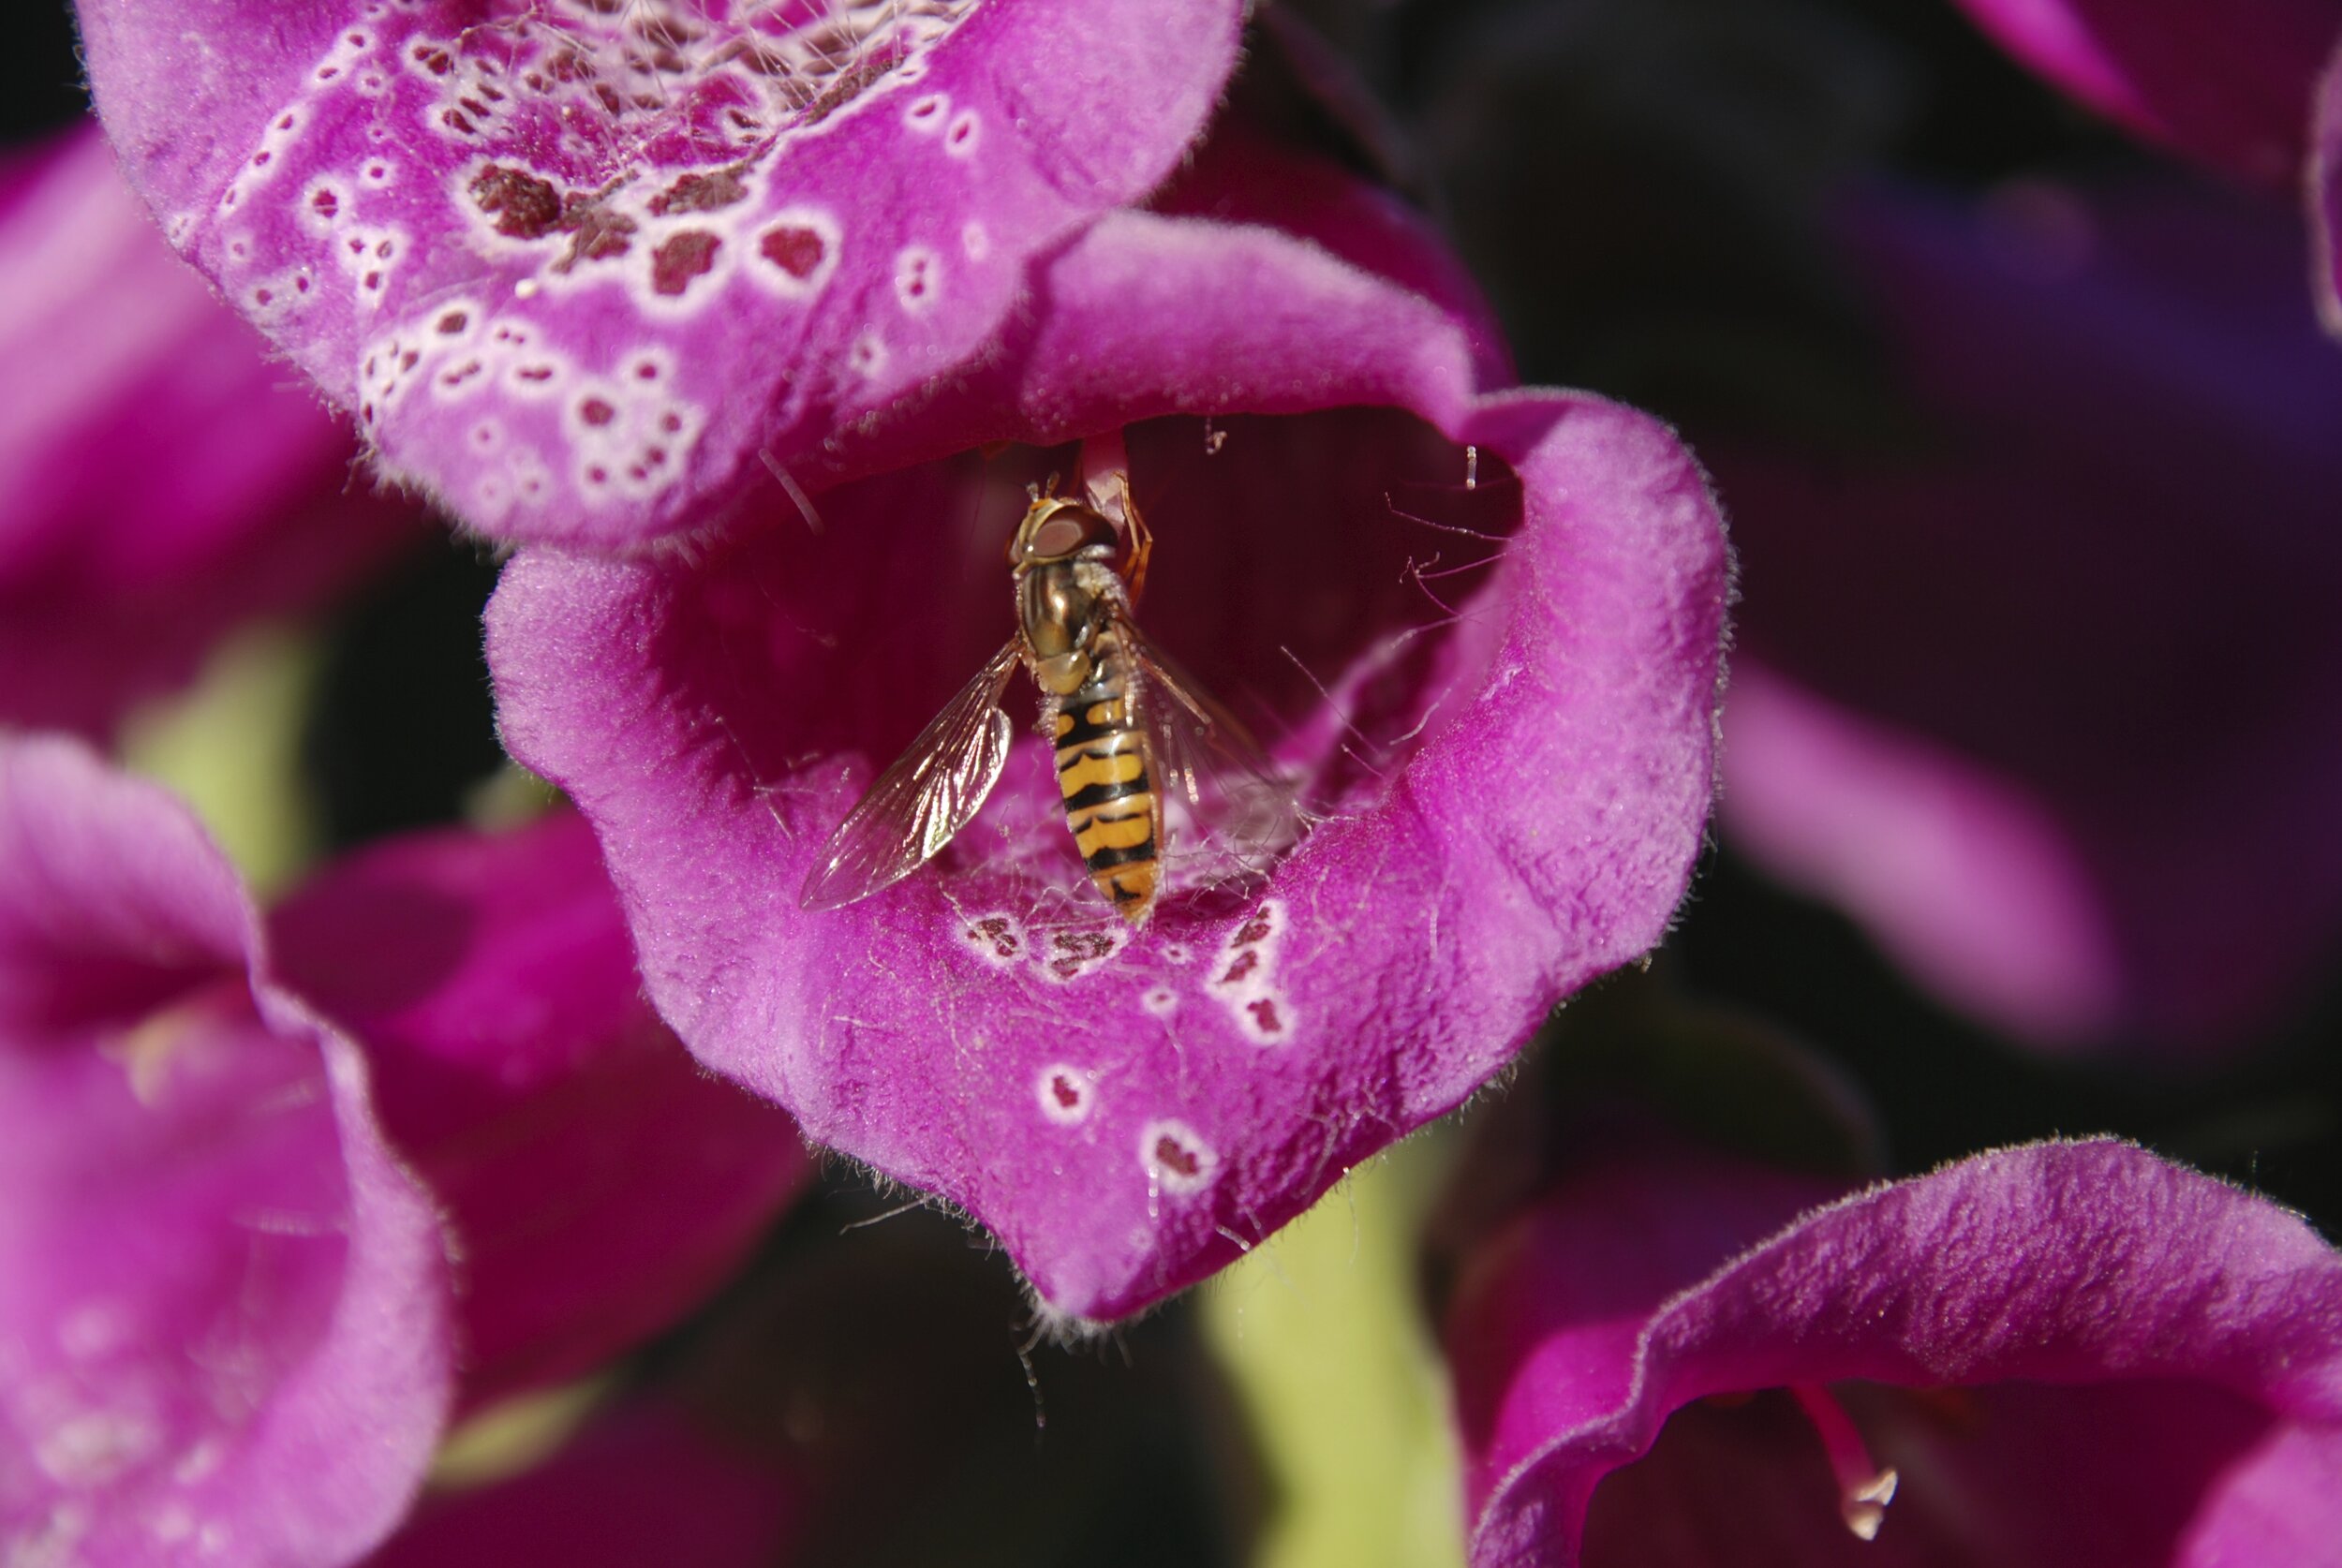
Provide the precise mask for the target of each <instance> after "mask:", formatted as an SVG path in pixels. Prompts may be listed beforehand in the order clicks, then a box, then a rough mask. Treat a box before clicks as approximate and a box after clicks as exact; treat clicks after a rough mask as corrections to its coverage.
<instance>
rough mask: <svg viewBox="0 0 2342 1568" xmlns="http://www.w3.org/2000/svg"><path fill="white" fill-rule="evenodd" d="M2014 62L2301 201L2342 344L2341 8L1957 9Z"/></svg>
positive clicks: (2300, 0) (2011, 2) (2105, 2)
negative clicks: (2341, 254)
mask: <svg viewBox="0 0 2342 1568" xmlns="http://www.w3.org/2000/svg"><path fill="white" fill-rule="evenodd" d="M1961 3H1962V4H1963V5H1964V6H1965V7H1967V9H1968V11H1969V13H1970V14H1971V15H1972V16H1974V17H1975V19H1976V21H1977V22H1978V24H1979V26H1981V27H1982V28H1983V29H1984V30H1985V31H1986V32H1988V33H1990V34H1992V35H1993V37H1995V38H1997V39H1999V40H2000V42H2001V44H2002V45H2003V46H2004V47H2006V48H2007V49H2008V52H2010V53H2011V54H2014V55H2015V56H2016V57H2017V58H2018V59H2020V60H2022V61H2023V62H2024V63H2025V64H2026V65H2028V66H2030V67H2033V68H2034V69H2035V70H2037V71H2038V72H2040V73H2041V75H2043V76H2045V77H2047V78H2048V79H2049V80H2050V81H2053V82H2055V83H2056V84H2057V85H2058V86H2060V87H2062V88H2064V89H2065V90H2066V91H2067V92H2068V93H2071V94H2072V95H2073V96H2075V97H2077V98H2080V99H2081V100H2082V101H2083V103H2086V104H2088V105H2089V106H2090V107H2091V108H2093V109H2095V110H2097V111H2099V112H2100V113H2102V114H2104V115H2106V116H2108V117H2109V118H2110V119H2112V120H2115V121H2117V122H2119V123H2120V124H2122V125H2124V126H2128V127H2129V128H2130V129H2132V130H2134V131H2137V132H2138V133H2140V134H2141V135H2142V136H2146V137H2149V138H2151V139H2153V140H2155V141H2160V142H2163V143H2164V144H2166V145H2168V146H2172V147H2175V148H2177V149H2179V150H2180V151H2182V152H2184V153H2186V154H2188V155H2191V156H2193V157H2197V158H2200V159H2201V160H2203V161H2204V162H2206V163H2209V164H2212V165H2213V166H2215V167H2216V168H2220V169H2225V170H2229V171H2230V172H2231V173H2232V174H2235V175H2237V176H2239V177H2241V178H2243V179H2245V180H2247V181H2250V182H2252V183H2253V184H2255V185H2262V186H2267V187H2270V188H2274V189H2276V190H2280V191H2284V192H2287V193H2291V192H2294V191H2300V192H2302V193H2303V194H2304V195H2305V197H2306V199H2307V205H2308V213H2307V215H2308V219H2309V229H2310V236H2311V241H2312V245H2313V250H2314V254H2315V257H2316V264H2315V268H2314V275H2313V283H2314V285H2315V288H2316V292H2317V298H2318V303H2319V310H2320V314H2321V315H2322V316H2323V317H2324V318H2325V321H2326V325H2327V327H2328V328H2329V329H2330V330H2332V331H2334V332H2335V333H2342V292H2337V288H2342V274H2338V273H2337V272H2336V267H2337V264H2338V263H2337V256H2336V248H2337V247H2336V240H2337V237H2342V168H2337V158H2336V151H2335V150H2336V146H2337V143H2342V0H2238V3H2234V4H2230V5H2222V6H2205V5H2198V4H2191V3H2190V0H1961Z"/></svg>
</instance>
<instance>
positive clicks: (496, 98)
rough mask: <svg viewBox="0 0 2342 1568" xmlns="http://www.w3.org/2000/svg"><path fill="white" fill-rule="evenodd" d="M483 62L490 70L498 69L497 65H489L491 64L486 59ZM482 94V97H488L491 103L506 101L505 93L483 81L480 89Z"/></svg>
mask: <svg viewBox="0 0 2342 1568" xmlns="http://www.w3.org/2000/svg"><path fill="white" fill-rule="evenodd" d="M481 63H482V66H485V67H487V68H488V69H489V70H494V69H496V67H494V66H489V65H488V64H487V62H485V61H482V62H481ZM480 96H482V97H483V98H486V99H487V100H488V101H489V102H490V103H502V102H503V101H504V95H503V94H502V93H500V92H498V91H497V89H496V88H494V87H490V86H488V85H486V84H485V83H482V86H481V89H480Z"/></svg>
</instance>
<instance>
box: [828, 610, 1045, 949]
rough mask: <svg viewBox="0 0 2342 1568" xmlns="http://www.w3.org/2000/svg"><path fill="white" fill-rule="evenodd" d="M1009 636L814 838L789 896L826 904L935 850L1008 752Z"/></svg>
mask: <svg viewBox="0 0 2342 1568" xmlns="http://www.w3.org/2000/svg"><path fill="white" fill-rule="evenodd" d="M1016 658H1017V644H1016V643H1014V642H1011V643H1009V644H1008V645H1007V646H1005V647H1003V648H1002V649H1001V651H1000V652H999V653H997V654H994V655H993V656H992V658H991V660H990V662H988V663H986V665H985V667H984V668H983V669H982V670H979V671H977V672H976V677H975V679H973V680H971V681H970V682H969V683H968V684H967V685H966V686H965V687H962V688H960V691H959V695H957V696H956V697H954V698H953V699H952V700H951V701H950V702H949V703H945V704H944V707H943V711H942V712H941V713H939V714H937V715H936V716H935V720H934V722H933V723H931V724H929V725H928V726H927V727H926V729H925V730H922V731H921V732H919V738H918V739H917V740H914V741H912V743H911V747H910V748H909V749H908V750H906V751H905V752H904V753H903V754H902V755H901V756H900V757H897V758H896V759H895V762H894V764H893V765H892V766H890V767H889V768H888V769H887V770H886V771H885V772H884V773H882V774H881V775H879V777H878V779H877V781H876V782H874V783H873V784H871V786H870V788H869V789H868V790H867V791H865V792H864V794H863V796H862V799H861V800H859V801H857V802H856V803H855V804H854V808H853V809H852V811H849V812H847V813H846V820H845V821H842V822H840V823H838V824H837V832H836V833H833V834H831V835H830V836H829V842H828V843H826V844H824V845H823V846H822V853H821V858H820V859H819V860H817V861H815V862H814V865H813V870H812V872H811V873H810V874H809V875H808V876H807V878H806V879H805V891H804V892H802V893H800V894H799V895H797V902H798V903H799V904H800V905H801V906H803V907H804V908H806V909H808V910H834V909H836V908H837V907H838V906H839V905H841V904H851V903H852V902H853V901H854V900H855V899H857V898H867V897H868V896H869V895H871V894H873V893H876V892H878V891H879V890H880V889H881V888H882V887H887V886H890V885H892V884H893V883H896V882H898V881H900V880H903V879H904V878H905V877H908V876H910V875H911V874H912V872H913V871H916V870H917V869H919V867H920V866H922V865H926V863H927V862H928V861H930V860H932V859H934V858H935V856H936V854H937V853H938V852H939V851H941V849H942V848H943V846H944V845H946V844H948V843H950V842H951V841H952V839H953V837H954V836H956V835H957V834H958V832H959V830H960V829H961V828H964V827H966V826H967V825H968V822H969V820H970V819H971V818H972V817H974V816H975V814H976V811H977V808H978V807H980V806H983V805H984V802H985V797H986V796H987V795H989V794H991V792H992V786H993V785H994V784H996V783H998V782H999V781H1000V777H1001V768H1002V767H1003V766H1005V765H1006V764H1007V762H1008V746H1009V737H1010V734H1011V732H1012V730H1013V726H1012V725H1011V724H1010V723H1009V720H1008V715H1007V714H1005V713H1003V712H1001V691H1002V690H1004V689H1005V688H1007V686H1008V677H1009V676H1010V674H1011V673H1014V672H1015V669H1016Z"/></svg>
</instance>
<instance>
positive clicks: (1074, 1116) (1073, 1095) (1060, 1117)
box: [1035, 1062, 1098, 1127]
mask: <svg viewBox="0 0 2342 1568" xmlns="http://www.w3.org/2000/svg"><path fill="white" fill-rule="evenodd" d="M1035 1088H1036V1090H1037V1092H1038V1094H1039V1096H1040V1100H1041V1114H1042V1115H1043V1116H1045V1117H1048V1118H1049V1119H1050V1120H1051V1121H1053V1122H1056V1123H1057V1124H1058V1125H1059V1126H1060V1127H1075V1126H1078V1125H1080V1124H1081V1123H1082V1122H1085V1121H1088V1120H1089V1117H1090V1113H1091V1112H1093V1111H1094V1110H1096V1109H1097V1104H1098V1090H1097V1085H1096V1082H1095V1081H1094V1080H1093V1079H1092V1078H1091V1076H1090V1075H1089V1073H1088V1072H1083V1071H1082V1070H1081V1069H1080V1068H1078V1067H1068V1066H1066V1065H1065V1064H1064V1063H1062V1062H1060V1063H1059V1064H1057V1065H1056V1066H1054V1067H1046V1068H1044V1069H1042V1071H1041V1077H1040V1079H1039V1081H1038V1083H1037V1084H1036V1085H1035Z"/></svg>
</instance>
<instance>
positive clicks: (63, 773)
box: [0, 739, 452, 1565]
mask: <svg viewBox="0 0 2342 1568" xmlns="http://www.w3.org/2000/svg"><path fill="white" fill-rule="evenodd" d="M0 1123H4V1125H0V1280H5V1281H6V1286H5V1289H0V1313H5V1321H0V1556H6V1557H7V1559H8V1561H18V1562H68V1561H69V1562H79V1563H89V1564H93V1565H106V1564H130V1563H178V1562H194V1561H237V1562H252V1563H271V1564H279V1563H282V1564H315V1563H341V1562H348V1561H354V1560H355V1559H356V1558H357V1557H358V1556H359V1555H360V1554H361V1553H362V1552H363V1551H364V1550H365V1549H366V1548H367V1547H368V1546H372V1545H373V1544H374V1543H375V1542H376V1541H378V1539H380V1537H381V1536H382V1535H383V1534H384V1533H386V1532H387V1531H389V1529H390V1528H391V1526H392V1525H393V1523H394V1522H395V1521H396V1520H397V1518H398V1516H399V1515H400V1514H401V1512H402V1511H403V1510H404V1509H405V1508H406V1506H407V1503H408V1499H409V1498H410V1496H411V1495H412V1494H413V1492H414V1489H415V1487H416V1486H417V1484H418V1483H419V1482H420V1481H421V1480H422V1472H423V1468H424V1466H425V1465H426V1464H427V1463H428V1462H429V1459H430V1455H431V1449H432V1445H433V1444H434V1442H436V1441H437V1437H438V1433H439V1427H440V1423H441V1421H442V1419H443V1417H444V1415H445V1413H446V1411H447V1408H448V1402H449V1398H450V1394H451V1389H452V1375H451V1370H450V1367H449V1341H448V1321H447V1319H448V1310H449V1305H448V1295H447V1280H446V1275H445V1270H444V1265H443V1260H442V1257H441V1253H440V1242H439V1233H438V1228H437V1223H436V1221H435V1219H434V1216H433V1213H432V1206H431V1202H430V1198H429V1196H428V1194H426V1193H425V1192H424V1191H422V1188H421V1187H420V1186H419V1185H418V1184H417V1183H416V1182H415V1180H414V1179H413V1178H412V1177H411V1176H408V1174H407V1173H406V1172H405V1171H404V1170H403V1169H401V1168H400V1166H399V1164H398V1163H397V1161H395V1160H394V1159H393V1156H392V1153H391V1151H390V1149H389V1147H388V1146H387V1145H386V1143H385V1142H384V1140H383V1138H382V1135H381V1133H380V1132H379V1130H378V1127H377V1125H376V1120H375V1115H374V1112H373V1109H372V1107H371V1105H370V1103H369V1100H368V1095H367V1089H366V1072H365V1066H364V1063H363V1059H362V1058H361V1057H360V1055H359V1052H358V1048H357V1046H356V1045H355V1044H354V1043H352V1042H351V1041H350V1040H349V1039H348V1036H347V1035H345V1034H344V1033H342V1032H341V1031H340V1030H339V1029H337V1028H334V1027H332V1026H331V1025H328V1024H325V1023H323V1022H321V1021H320V1020H319V1017H318V1016H317V1014H316V1013H313V1012H312V1011H311V1010H310V1009H309V1008H308V1007H307V1005H306V1004H305V1003H304V1002H303V1001H301V1000H300V999H299V998H296V997H295V996H293V995H292V994H291V993H290V992H289V991H288V990H287V989H285V987H284V986H283V985H282V984H280V983H279V982H278V981H277V980H276V979H275V978H274V975H273V974H272V972H271V970H270V969H269V967H268V963H267V959H266V956H265V952H264V949H263V947H262V943H261V939H260V936H259V924H258V921H257V919H256V917H255V915H254V913H253V910H252V908H251V905H250V903H249V902H248V900H247V899H246V897H245V893H244V891H243V889H242V888H241V887H240V886H239V884H238V883H237V880H236V879H235V876H234V874H233V873H232V872H231V871H230V869H229V867H228V866H227V865H226V863H225V862H224V861H222V860H221V858H220V856H219V854H218V852H217V851H215V850H214V849H213V848H212V847H211V845H210V844H209V843H208V842H207V841H206V840H205V839H204V837H203V836H202V833H201V832H200V829H199V828H198V827H197V826H196V824H195V821H194V820H193V819H192V818H191V817H190V816H189V815H188V814H187V812H186V811H185V809H183V808H182V807H180V806H177V805H175V804H173V803H172V802H170V800H168V799H167V798H165V797H164V796H163V795H162V794H161V793H160V792H159V791H156V790H155V789H153V788H151V787H149V786H146V785H143V784H139V783H134V782H132V781H130V780H128V779H126V778H124V777H120V776H118V775H114V774H111V773H109V772H107V771H106V770H105V769H104V768H103V767H102V766H101V765H100V764H99V763H98V762H96V759H94V758H93V757H91V756H90V755H89V754H88V753H87V752H85V751H83V750H82V749H81V748H80V747H78V746H75V745H72V744H69V743H66V742H60V741H39V740H22V739H16V740H6V741H0Z"/></svg>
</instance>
